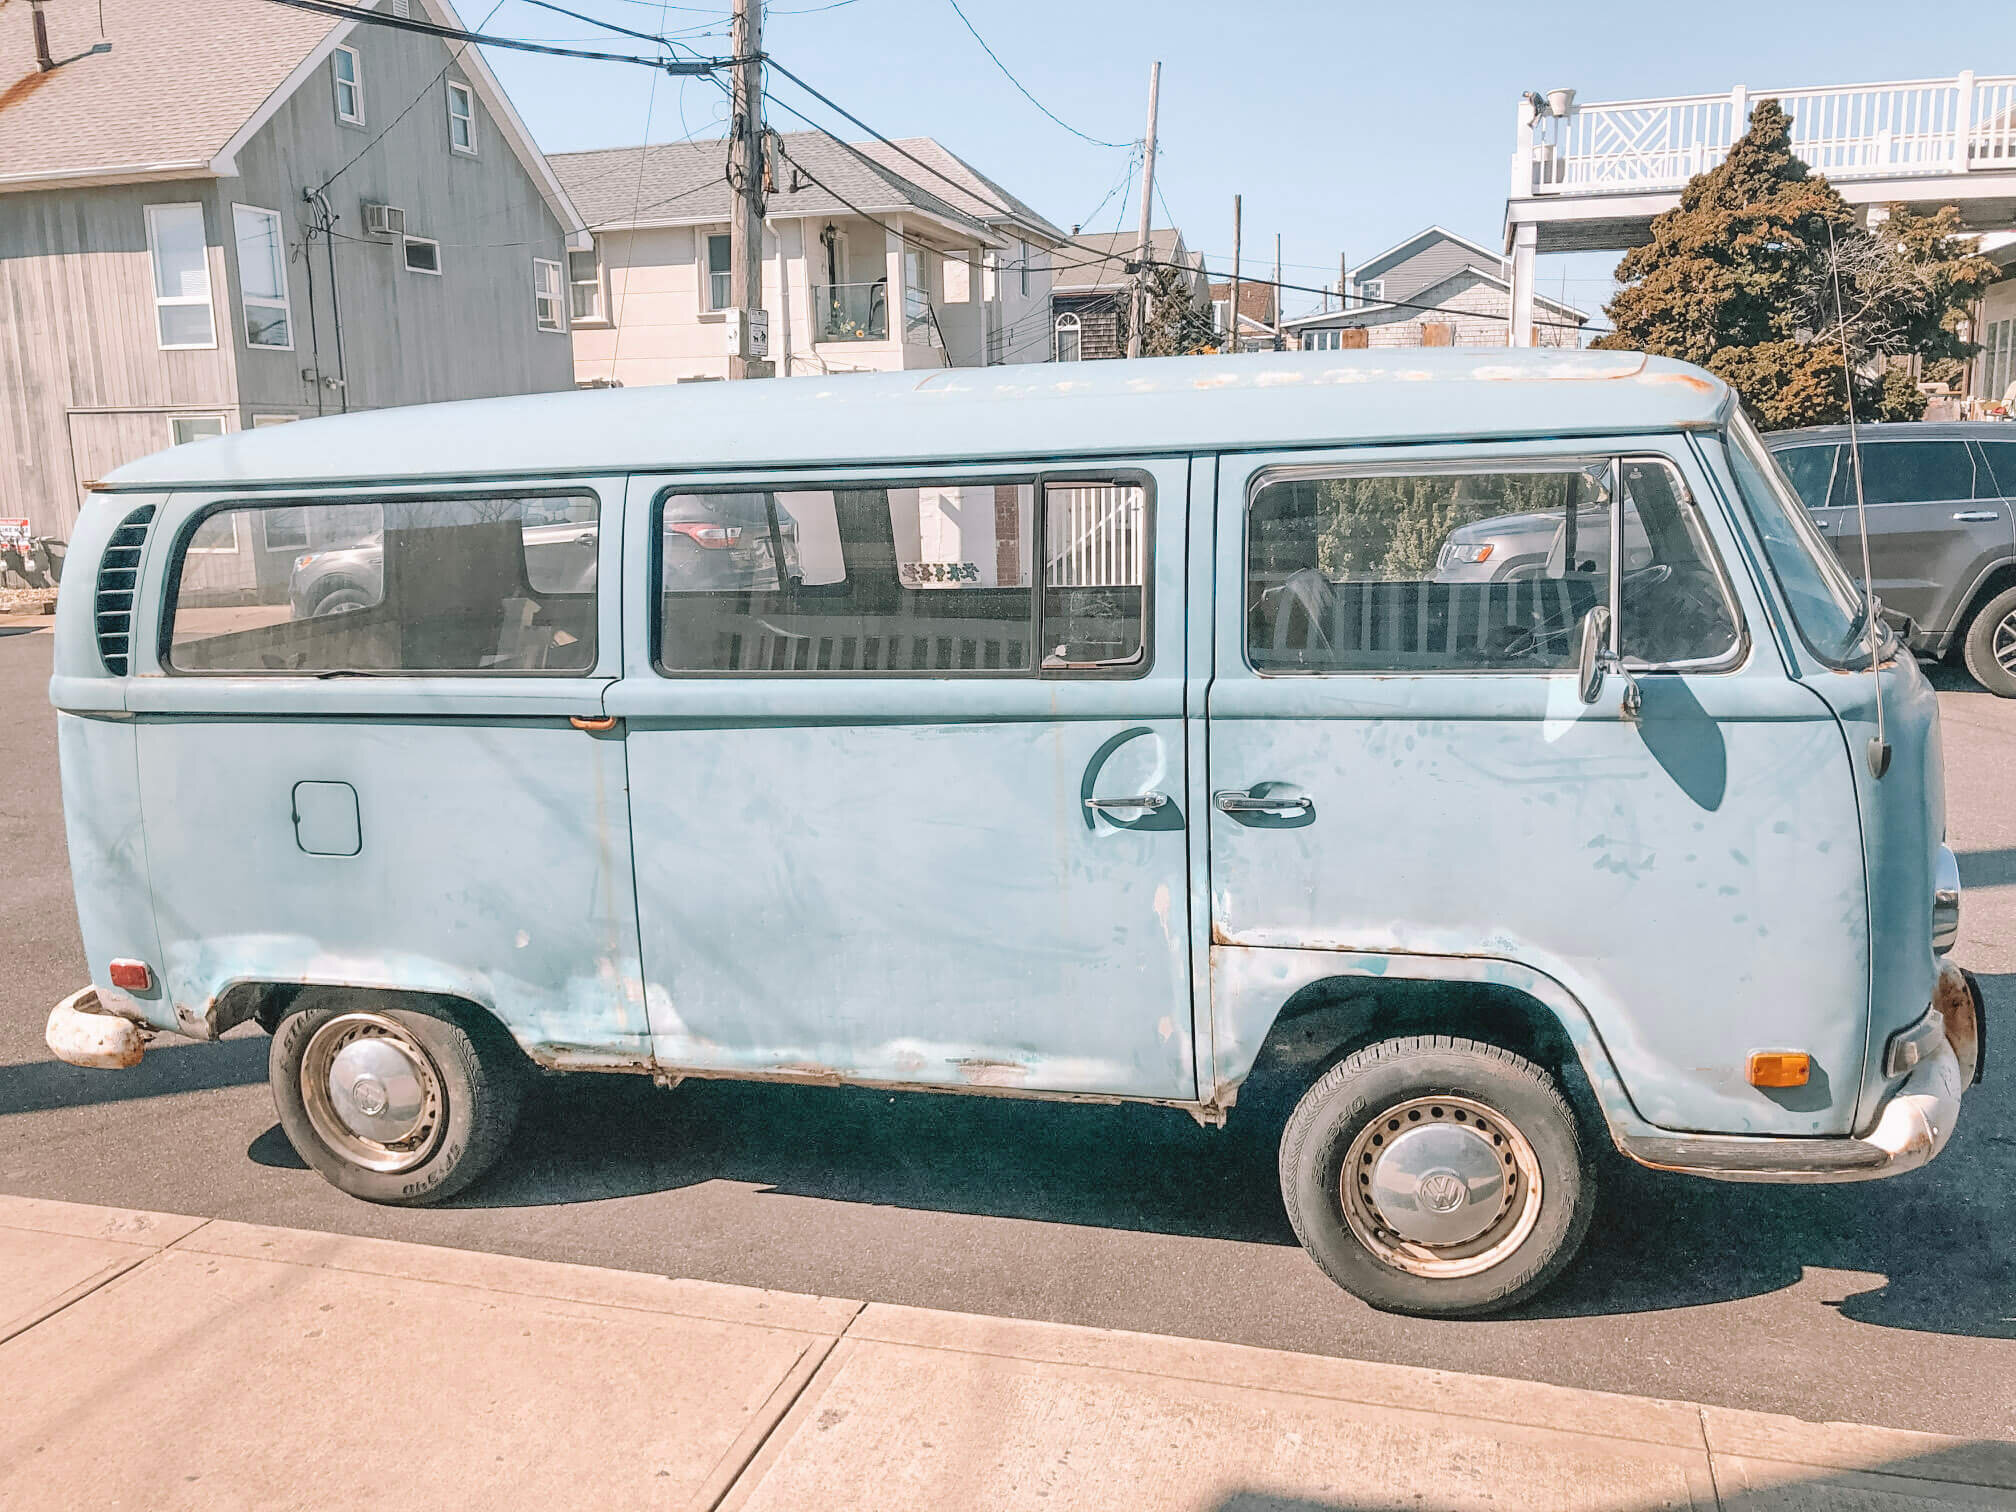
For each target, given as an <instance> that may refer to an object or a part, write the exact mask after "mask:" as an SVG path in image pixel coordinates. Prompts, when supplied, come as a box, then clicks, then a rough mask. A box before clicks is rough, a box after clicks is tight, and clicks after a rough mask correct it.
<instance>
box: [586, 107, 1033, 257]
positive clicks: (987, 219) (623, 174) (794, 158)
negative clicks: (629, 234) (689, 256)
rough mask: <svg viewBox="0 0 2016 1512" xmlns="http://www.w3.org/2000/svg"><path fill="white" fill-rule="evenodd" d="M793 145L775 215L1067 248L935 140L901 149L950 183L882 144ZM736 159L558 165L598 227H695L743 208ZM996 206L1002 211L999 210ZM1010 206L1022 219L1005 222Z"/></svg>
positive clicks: (623, 150)
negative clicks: (871, 220) (858, 215)
mask: <svg viewBox="0 0 2016 1512" xmlns="http://www.w3.org/2000/svg"><path fill="white" fill-rule="evenodd" d="M783 140H784V159H785V161H783V162H780V163H778V164H776V165H775V171H776V178H777V182H776V187H775V188H773V189H772V190H771V192H770V194H769V195H768V199H769V206H770V213H771V214H772V215H779V216H786V217H794V216H816V215H851V214H853V213H854V212H855V210H859V211H862V212H864V213H866V214H868V215H874V216H884V215H901V214H905V213H909V212H915V213H921V214H923V215H928V216H931V217H932V218H934V219H936V220H938V221H940V222H943V223H945V224H947V225H950V226H954V227H956V228H958V229H959V230H961V231H963V232H965V233H967V234H969V235H972V236H976V237H978V238H980V239H981V240H983V241H988V242H996V241H999V240H1000V236H999V231H1000V228H1002V227H1004V226H1005V227H1008V228H1011V229H1013V230H1014V231H1015V232H1016V234H1018V235H1021V234H1024V233H1027V234H1029V235H1031V236H1033V237H1034V238H1035V239H1037V240H1043V241H1050V240H1053V239H1054V240H1056V241H1062V240H1063V239H1064V233H1063V232H1061V231H1059V230H1058V229H1057V228H1056V227H1055V226H1053V225H1051V224H1050V223H1049V222H1048V221H1047V220H1045V219H1043V217H1042V216H1040V215H1038V214H1037V213H1036V212H1035V211H1033V210H1030V209H1029V208H1028V206H1026V205H1023V204H1022V202H1021V201H1020V200H1017V199H1015V198H1014V197H1013V196H1010V195H1008V194H1007V192H1006V191H1005V190H1003V189H1000V188H999V187H998V186H996V185H994V184H993V183H992V181H991V180H988V179H985V178H983V177H981V175H980V173H979V172H978V171H977V170H976V169H974V168H973V167H971V166H970V165H969V164H967V163H965V162H964V161H962V160H961V159H960V158H958V157H957V156H955V155H954V154H953V153H951V152H949V151H947V150H946V149H945V148H943V147H941V146H939V145H938V143H936V142H934V141H931V140H930V139H929V138H928V137H915V138H911V139H910V140H908V141H905V142H903V143H902V144H901V145H902V147H903V148H904V150H905V151H908V152H910V153H912V154H913V155H914V156H917V157H920V158H922V159H923V160H924V161H925V162H926V163H929V164H931V165H932V166H933V167H936V168H939V169H940V170H942V171H943V172H944V174H945V175H946V178H948V179H950V180H951V182H949V183H948V182H946V181H945V180H942V179H938V178H936V177H934V176H933V175H932V174H930V173H927V172H926V171H925V170H924V169H923V168H920V167H918V166H917V165H916V164H915V163H911V162H908V161H906V160H905V159H904V158H903V157H902V156H901V155H900V154H898V153H896V152H894V151H892V150H890V148H888V147H887V146H885V145H884V144H882V143H880V142H870V143H863V144H861V145H859V146H857V147H847V146H843V145H842V144H840V143H839V142H836V141H834V140H833V139H832V138H831V137H829V136H827V135H826V134H825V133H823V132H818V131H792V132H786V133H784V137H783ZM920 149H929V150H928V151H926V150H920ZM727 150H728V144H727V141H726V140H725V139H724V138H718V137H717V138H711V139H708V140H705V141H693V142H664V143H659V144H656V145H653V146H650V147H605V148H602V149H600V150H598V151H594V152H558V153H555V154H553V156H552V157H551V158H550V159H548V161H550V162H551V163H552V164H553V171H554V172H555V173H557V174H559V175H560V181H561V182H562V183H563V184H565V185H566V186H567V192H568V194H569V196H570V197H572V199H573V200H574V202H575V203H576V204H577V205H579V206H580V207H581V212H582V214H583V215H584V216H586V217H587V220H588V224H589V225H590V226H591V227H594V228H596V229H607V228H611V227H620V226H693V225H707V224H710V223H712V222H716V221H725V220H726V219H728V217H729V215H730V214H731V213H732V211H733V209H734V203H735V196H734V192H733V191H732V190H731V189H730V188H729V187H728V181H727V178H726V177H725V176H724V175H723V173H722V167H723V164H724V162H725V160H726V155H727ZM794 166H795V168H796V170H797V171H795V172H794ZM899 170H900V171H899ZM920 180H921V181H923V182H922V183H920V182H919V181H920ZM927 185H928V186H929V187H926V186H927ZM821 186H824V187H821ZM983 196H985V198H983ZM988 198H994V199H997V200H999V201H1000V203H999V204H992V205H990V204H989V203H988ZM1003 205H1005V206H1007V207H1008V208H1009V209H1010V210H1012V211H1014V212H1015V213H1014V214H1012V215H1005V214H1003V213H1002V208H1001V207H1002V206H1003ZM850 207H851V208H850Z"/></svg>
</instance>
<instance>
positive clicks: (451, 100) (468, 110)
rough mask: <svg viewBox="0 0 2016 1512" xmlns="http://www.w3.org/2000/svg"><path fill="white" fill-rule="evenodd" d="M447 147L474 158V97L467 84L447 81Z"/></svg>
mask: <svg viewBox="0 0 2016 1512" xmlns="http://www.w3.org/2000/svg"><path fill="white" fill-rule="evenodd" d="M448 146H449V147H450V148H451V149H452V150H453V151H456V152H463V153H467V154H468V155H469V156H470V157H474V156H476V96H475V95H474V94H473V93H472V92H471V91H470V88H469V86H468V85H467V84H457V83H456V82H455V81H454V80H452V79H451V80H449V81H448Z"/></svg>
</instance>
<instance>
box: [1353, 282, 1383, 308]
mask: <svg viewBox="0 0 2016 1512" xmlns="http://www.w3.org/2000/svg"><path fill="white" fill-rule="evenodd" d="M1385 297H1386V280H1385V279H1383V278H1371V279H1367V280H1366V281H1365V282H1364V283H1361V284H1359V285H1358V303H1360V304H1377V303H1379V301H1380V300H1382V299H1384V298H1385Z"/></svg>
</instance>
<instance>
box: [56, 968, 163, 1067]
mask: <svg viewBox="0 0 2016 1512" xmlns="http://www.w3.org/2000/svg"><path fill="white" fill-rule="evenodd" d="M43 1038H44V1039H45V1040H47V1041H48V1044H49V1048H50V1050H51V1051H52V1052H54V1054H55V1056H56V1058H57V1059H58V1060H60V1061H67V1062H68V1063H69V1064H71V1065H73V1066H88V1067H91V1068H92V1069H94V1070H100V1071H120V1070H124V1069H125V1068H126V1067H128V1066H137V1065H139V1064H140V1057H141V1056H143V1055H145V1054H146V1053H147V1041H148V1039H149V1038H151V1035H150V1033H149V1031H148V1030H146V1029H144V1028H142V1027H141V1026H140V1025H139V1024H136V1023H134V1022H133V1021H132V1020H131V1019H126V1018H120V1017H118V1016H116V1015H114V1014H111V1013H107V1012H106V1011H105V1008H104V1006H103V1005H102V1004H101V1003H100V1002H99V1001H98V989H97V988H96V987H80V988H79V989H78V990H77V991H75V992H73V993H71V994H70V996H68V997H66V998H65V999H63V1001H62V1002H60V1003H58V1004H57V1005H56V1006H55V1007H54V1008H53V1009H51V1010H50V1013H49V1027H48V1029H47V1030H45V1031H44V1033H43Z"/></svg>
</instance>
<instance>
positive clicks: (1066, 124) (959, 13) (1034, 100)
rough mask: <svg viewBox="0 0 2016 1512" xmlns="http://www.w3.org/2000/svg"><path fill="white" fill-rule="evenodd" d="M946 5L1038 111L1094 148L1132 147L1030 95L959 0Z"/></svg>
mask: <svg viewBox="0 0 2016 1512" xmlns="http://www.w3.org/2000/svg"><path fill="white" fill-rule="evenodd" d="M945 3H946V4H947V5H949V6H951V7H952V14H953V15H955V16H957V17H958V18H959V19H960V20H961V21H963V22H965V23H966V30H968V31H969V32H972V33H973V40H974V41H975V42H978V43H979V44H980V50H981V51H982V52H984V53H986V54H987V56H988V57H990V58H992V59H993V60H994V66H995V67H996V68H998V69H1000V70H1001V73H1002V75H1003V76H1004V77H1005V78H1006V79H1007V80H1008V82H1009V83H1010V84H1013V85H1014V86H1015V87H1016V88H1017V89H1019V90H1021V91H1022V98H1023V99H1025V100H1027V101H1028V102H1029V103H1030V104H1031V105H1034V106H1035V107H1036V108H1037V109H1038V110H1040V111H1042V112H1043V114H1045V115H1046V116H1048V117H1050V119H1051V120H1053V121H1055V122H1056V123H1057V124H1058V125H1059V126H1062V127H1063V128H1064V129H1065V130H1066V131H1068V132H1070V133H1071V135H1073V136H1075V137H1078V138H1080V139H1081V140H1083V141H1087V142H1090V143H1091V144H1092V145H1093V146H1094V147H1127V146H1131V145H1132V143H1129V142H1107V141H1102V140H1101V139H1100V138H1098V137H1095V136H1091V135H1088V134H1087V133H1085V132H1083V131H1080V130H1079V129H1078V128H1077V127H1076V126H1073V125H1072V124H1071V123H1070V122H1069V121H1067V120H1065V119H1064V118H1063V117H1062V116H1060V115H1058V114H1057V112H1056V111H1054V110H1052V109H1051V108H1050V107H1049V106H1048V105H1045V104H1044V103H1043V102H1042V101H1041V100H1039V99H1037V98H1036V96H1034V95H1033V94H1031V93H1029V91H1028V89H1027V88H1026V87H1025V86H1024V85H1023V83H1022V81H1021V80H1020V79H1018V78H1016V77H1015V75H1014V73H1013V72H1012V71H1010V69H1009V67H1008V65H1007V64H1006V63H1003V62H1002V61H1001V55H1000V54H999V53H997V52H996V51H994V49H993V48H991V47H989V46H988V45H987V39H986V38H985V37H983V36H981V35H980V30H979V28H978V27H976V26H974V24H973V23H972V22H971V21H969V20H967V17H966V12H964V11H963V10H961V9H959V0H945Z"/></svg>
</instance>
